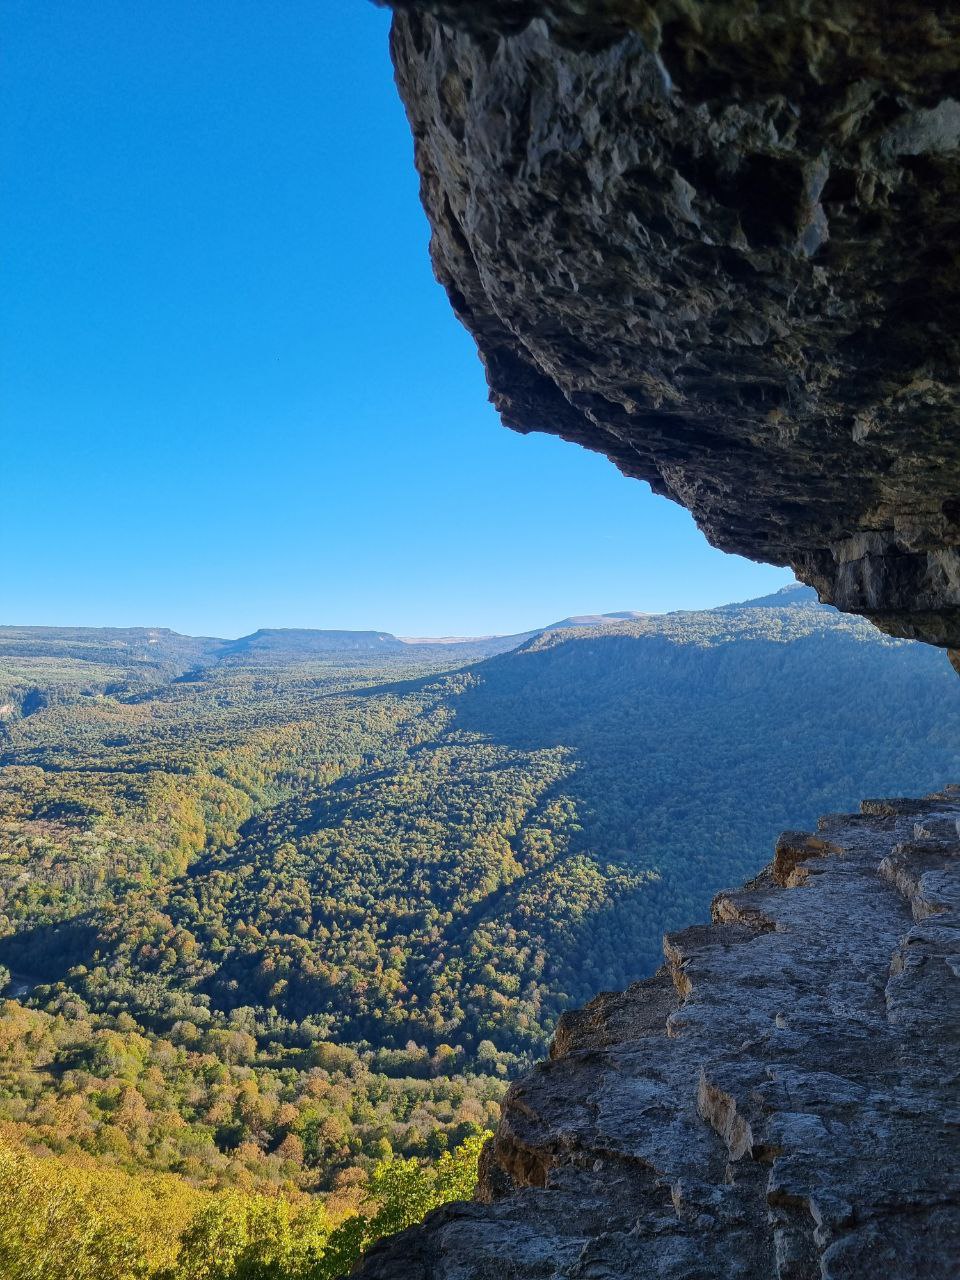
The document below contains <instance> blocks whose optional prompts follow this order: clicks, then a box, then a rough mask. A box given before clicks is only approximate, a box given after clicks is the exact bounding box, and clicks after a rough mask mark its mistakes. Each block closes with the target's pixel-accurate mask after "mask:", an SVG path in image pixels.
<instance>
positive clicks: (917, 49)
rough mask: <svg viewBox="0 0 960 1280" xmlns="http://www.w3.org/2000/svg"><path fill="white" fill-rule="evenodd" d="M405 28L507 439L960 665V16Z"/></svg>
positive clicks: (456, 7)
mask: <svg viewBox="0 0 960 1280" xmlns="http://www.w3.org/2000/svg"><path fill="white" fill-rule="evenodd" d="M396 7H397V9H398V12H397V14H396V17H395V20H394V29H393V36H392V47H393V55H394V60H395V64H396V71H397V82H398V85H399V88H400V92H401V94H402V96H403V99H404V102H405V104H406V108H407V112H408V115H409V118H410V123H411V126H412V129H413V134H414V139H415V149H416V162H417V166H418V168H419V171H420V175H421V192H422V198H423V203H424V206H425V208H426V211H427V214H428V217H429V219H430V222H431V224H432V227H433V238H432V255H433V261H434V266H435V269H436V272H437V275H438V277H439V279H440V280H441V282H442V283H443V284H444V285H445V287H446V289H447V292H448V294H449V297H450V300H451V303H452V304H453V307H454V310H455V311H456V313H457V315H458V316H459V318H460V319H461V320H462V321H463V323H464V324H465V325H466V326H467V328H468V329H469V330H470V331H471V333H472V334H473V336H474V338H475V339H476V342H477V345H478V347H479V350H480V355H481V357H482V359H483V362H484V365H485V367H486V372H487V377H488V380H489V383H490V388H491V393H492V399H493V402H494V404H495V405H496V407H497V408H498V410H499V411H500V413H501V415H502V417H503V419H504V421H505V422H506V423H507V424H508V425H509V426H511V427H514V428H516V429H517V430H519V431H523V432H528V431H548V432H553V433H555V434H557V435H560V436H563V437H564V438H565V439H568V440H573V441H577V442H579V443H580V444H583V445H585V446H587V447H588V448H590V449H595V450H599V451H600V452H602V453H605V454H607V455H608V456H609V457H610V458H611V459H612V460H613V461H614V462H615V463H616V464H617V465H618V466H619V467H620V468H621V469H622V470H623V471H624V472H625V473H626V474H628V475H631V476H636V477H639V478H641V479H643V480H646V481H647V482H648V483H649V484H650V485H651V486H652V488H653V489H654V490H655V491H656V492H657V493H659V494H663V495H665V496H667V497H670V498H672V499H674V500H676V501H678V502H680V503H682V504H683V505H684V506H686V507H688V508H689V509H690V511H691V512H692V513H693V515H694V517H695V519H696V520H697V523H698V524H699V526H700V527H701V529H702V530H703V531H704V533H705V534H706V536H707V537H708V538H709V539H710V541H711V542H713V543H714V544H715V545H717V546H719V547H722V548H723V549H724V550H727V551H733V552H737V553H740V554H742V555H747V556H750V557H752V558H754V559H758V560H766V561H770V562H772V563H775V564H782V565H786V564H790V565H792V566H793V568H794V570H795V572H796V573H797V575H798V576H799V577H800V578H801V579H802V580H803V581H805V582H808V583H810V584H811V585H812V586H814V587H816V589H817V591H818V592H819V593H820V595H821V598H822V599H823V600H825V601H828V602H830V603H833V604H835V605H837V606H838V607H840V608H841V609H845V610H848V611H850V612H854V613H862V614H865V615H866V616H868V617H870V618H872V619H873V620H874V621H875V622H877V623H878V625H880V626H881V627H883V628H884V629H886V630H889V631H890V632H892V633H894V634H896V635H901V636H910V637H917V638H920V639H923V640H927V641H930V642H931V643H934V644H939V645H948V646H953V647H957V646H960V429H958V426H957V420H958V405H960V383H958V370H960V265H958V263H960V252H958V251H960V219H958V218H957V216H956V207H957V197H958V188H960V78H958V72H957V68H958V66H960V9H958V8H957V7H956V6H952V5H949V4H945V3H941V4H932V5H931V4H930V3H928V2H926V0H924V2H922V3H921V2H920V0H903V3H900V4H898V5H895V6H892V5H877V4H874V3H868V2H867V0H813V3H811V2H810V0H785V2H784V3H781V4H776V5H759V6H758V5H755V4H744V3H741V0H684V2H683V3H682V4H681V3H680V2H679V0H664V2H663V3H643V0H597V3H595V4H589V5H588V4H584V3H582V0H460V2H459V3H458V2H457V0H406V2H401V3H398V4H397V5H396Z"/></svg>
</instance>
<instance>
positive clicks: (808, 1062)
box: [357, 788, 960, 1280]
mask: <svg viewBox="0 0 960 1280" xmlns="http://www.w3.org/2000/svg"><path fill="white" fill-rule="evenodd" d="M958 822H960V788H949V789H948V790H947V791H945V792H943V793H940V794H937V795H932V796H928V797H927V798H926V799H923V800H899V799H898V800H868V801H865V802H864V803H863V805H862V812H861V813H860V814H857V815H830V816H828V817H825V818H823V819H821V821H820V823H819V827H818V830H817V831H816V832H815V833H813V834H810V833H805V832H787V833H785V834H784V835H783V836H781V838H780V840H779V842H778V844H777V850H776V857H775V860H774V862H773V863H772V864H771V865H770V866H769V867H768V868H767V869H766V870H765V871H764V872H762V873H761V875H760V876H758V877H757V879H756V880H754V881H752V882H751V883H750V884H748V885H746V886H745V887H744V888H742V889H740V890H738V891H731V892H724V893H721V894H719V895H718V896H717V898H716V899H715V901H714V904H713V923H712V924H710V925H706V926H696V927H693V928H690V929H687V930H685V931H683V932H682V933H678V934H673V935H669V936H668V937H667V938H666V939H665V944H664V950H665V955H666V964H665V966H664V967H663V968H662V969H660V970H659V972H658V973H656V974H655V975H654V976H653V977H652V978H650V979H648V980H647V981H645V982H641V983H638V984H636V985H635V986H633V987H631V988H629V989H628V990H627V991H625V992H623V993H621V994H616V995H614V994H604V995H600V996H598V997H597V998H596V999H595V1000H594V1001H593V1002H592V1003H591V1004H589V1005H588V1006H587V1007H586V1008H584V1009H582V1010H579V1011H577V1012H573V1013H569V1014H567V1015H565V1016H564V1018H563V1019H562V1020H561V1022H560V1025H559V1027H558V1029H557V1033H556V1037H555V1039H554V1043H553V1047H552V1050H551V1059H550V1061H549V1062H544V1063H542V1064H540V1065H539V1066H537V1067H536V1068H535V1069H534V1071H533V1072H532V1073H531V1074H530V1075H528V1076H527V1077H525V1078H524V1079H521V1080H519V1081H517V1082H516V1083H515V1084H514V1085H513V1086H512V1088H511V1090H510V1092H509V1093H508V1095H507V1098H506V1101H505V1105H504V1109H503V1118H502V1120H501V1123H500V1126H499V1129H498V1132H497V1134H496V1137H495V1138H494V1140H493V1142H492V1143H491V1144H490V1145H489V1147H488V1148H487V1150H486V1152H485V1155H484V1160H483V1163H482V1170H481V1182H480V1189H479V1195H480V1202H478V1203H470V1204H454V1205H449V1206H446V1207H444V1208H443V1209H440V1210H438V1211H436V1212H435V1213H433V1214H431V1215H430V1216H429V1217H428V1218H427V1219H426V1221H425V1223H424V1224H423V1225H422V1226H419V1227H414V1228H411V1229H410V1230H408V1231H405V1232H403V1233H401V1234H400V1235H397V1236H394V1237H392V1238H390V1239H388V1240H386V1241H383V1242H381V1243H380V1244H378V1245H376V1246H375V1247H374V1248H373V1249H372V1250H371V1251H370V1253H369V1255H368V1256H367V1257H366V1259H365V1260H364V1261H363V1262H362V1263H361V1265H360V1268H359V1271H358V1273H357V1274H358V1275H359V1276H360V1277H362V1280H400V1277H402V1278H403V1280H506V1278H507V1277H509V1278H510V1280H554V1278H556V1280H559V1278H560V1277H563V1278H564V1280H625V1278H626V1277H641V1276H642V1277H656V1278H657V1280H668V1278H669V1280H704V1278H705V1277H714V1276H715V1277H718V1278H719V1277H723V1278H724V1280H733V1278H734V1277H737V1278H742V1280H761V1278H763V1280H768V1278H772V1277H776V1278H777V1280H813V1278H814V1277H818V1278H822V1280H846V1278H848V1277H863V1278H864V1280H865V1278H866V1277H875V1276H878V1275H882V1276H884V1277H885V1280H907V1278H908V1277H909V1278H910V1280H921V1278H922V1280H955V1277H956V1276H957V1274H958V1268H960V1033H958V1027H960V1017H958V1015H960V983H958V976H960V836H958Z"/></svg>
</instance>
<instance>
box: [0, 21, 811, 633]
mask: <svg viewBox="0 0 960 1280" xmlns="http://www.w3.org/2000/svg"><path fill="white" fill-rule="evenodd" d="M388 21H389V20H388V16H387V14H386V13H385V12H384V11H382V10H379V9H376V8H374V7H373V6H372V5H370V4H367V3H364V2H363V0H323V2H322V3H317V0H285V2H284V3H283V4H277V5H268V4H263V3H261V2H260V0H230V3H229V4H227V3H217V4H214V3H206V4H196V3H194V2H193V0H189V2H188V0H164V3H162V4H158V3H156V2H155V0H149V2H148V0H97V3H95V4H38V3H36V0H6V3H5V5H4V15H3V27H4V32H3V42H2V51H0V60H2V65H0V119H2V125H0V128H2V159H0V163H2V170H3V181H4V196H3V199H2V204H0V243H2V244H3V246H4V252H3V264H2V267H0V270H2V284H0V288H2V295H3V302H2V308H3V310H2V331H0V349H2V367H0V382H2V385H0V414H2V419H0V444H2V452H0V459H2V466H0V477H2V486H3V489H2V502H0V539H2V548H3V554H2V561H0V564H2V569H0V575H2V576H0V622H6V623H36V624H41V623H43V624H58V623H59V624H75V625H98V624H112V625H125V624H150V625H167V626H171V627H175V628H177V629H178V630H182V631H189V632H194V633H207V634H210V633H213V634H219V635H237V634H240V633H242V632H247V631H250V630H253V629H255V628H256V627H259V626H316V627H375V628H385V629H388V630H392V631H395V632H398V633H400V634H411V633H412V634H451V633H458V634H477V633H485V632H490V631H514V630H519V629H524V628H527V627H531V626H534V625H537V624H540V623H545V622H548V621H551V620H553V619H555V618H558V617H561V616H563V615H566V614H569V613H580V612H586V611H598V610H600V611H605V610H613V609H631V608H633V609H648V610H665V609H671V608H681V607H699V606H706V605H712V604H719V603H721V602H724V601H726V600H731V599H742V598H744V597H746V596H750V595H756V594H760V593H762V592H764V591H767V590H770V589H772V588H774V587H776V586H778V585H780V584H781V583H783V582H786V581H788V580H789V575H788V574H787V573H785V572H784V571H782V570H776V569H771V568H766V567H761V566H757V565H753V564H750V563H748V562H746V561H742V560H737V559H735V558H733V557H729V556H724V555H722V554H721V553H719V552H717V551H714V550H712V549H711V548H710V547H708V546H707V543H706V542H705V541H704V539H703V538H702V536H701V535H700V534H699V533H698V532H697V530H696V528H695V526H694V525H693V522H692V521H691V519H690V517H689V516H688V515H687V514H686V512H684V511H683V510H681V509H680V508H678V507H675V506H673V505H672V504H670V503H667V502H665V501H664V500H662V499H659V498H655V497H653V496H652V495H651V494H650V492H649V490H648V489H647V488H646V486H645V485H642V484H639V483H637V482H635V481H627V480H624V479H623V478H622V477H621V476H620V475H619V474H618V473H617V471H616V470H615V469H614V468H613V467H612V466H611V465H610V464H609V463H607V462H606V461H604V460H602V459H600V458H598V457H596V456H594V455H591V454H588V453H586V452H584V451H582V450H580V449H577V448H576V447H574V446H573V445H567V444H563V443H562V442H560V441H557V440H554V439H552V438H547V437H539V436H528V437H521V436H518V435H515V434H514V433H512V432H510V431H507V430H506V429H504V428H503V427H501V426H500V424H499V421H498V419H497V417H496V415H495V414H494V412H493V410H492V409H491V408H490V406H489V405H488V404H487V402H486V387H485V384H484V380H483V376H482V372H481V368H480V365H479V362H478V361H477V359H476V355H475V352H474V348H473V345H472V343H471V341H470V339H469V337H468V336H467V334H466V333H465V332H464V331H462V330H461V329H460V327H459V326H458V325H457V323H456V321H455V320H454V318H453V315H452V313H451V311H450V309H449V307H448V305H447V302H446V298H445V297H444V295H443V292H442V290H441V289H440V288H439V286H438V285H436V284H435V282H434V280H433V277H432V275H431V271H430V265H429V261H428V258H427V226H426V222H425V219H424V217H423V214H422V212H421V210H420V206H419V203H418V200H417V184H416V176H415V174H414V170H413V165H412V158H411V143H410V137H409V134H408V132H407V127H406V122H405V120H404V117H403V111H402V108H401V106H400V104H399V101H398V100H397V97H396V93H395V90H394V87H393V82H392V76H391V68H390V64H389V59H388V54H387V27H388Z"/></svg>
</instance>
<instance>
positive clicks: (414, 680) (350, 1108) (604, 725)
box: [0, 597, 960, 1206]
mask: <svg viewBox="0 0 960 1280" xmlns="http://www.w3.org/2000/svg"><path fill="white" fill-rule="evenodd" d="M274 634H275V633H270V634H269V635H268V636H267V638H266V639H265V640H263V642H262V643H261V640H260V639H255V640H254V642H253V643H251V644H250V645H249V646H247V647H246V648H240V649H236V648H235V649H234V650H233V651H232V652H231V653H230V654H229V655H227V656H224V655H223V654H222V653H217V654H214V655H212V657H211V654H210V652H209V651H207V654H206V659H207V660H206V661H201V662H199V663H196V662H195V663H194V664H193V665H192V666H190V667H189V668H188V669H187V670H185V671H182V672H180V673H179V674H176V672H177V670H178V664H177V663H173V665H172V666H171V668H170V672H169V673H168V674H165V673H164V671H163V670H162V669H161V668H160V667H158V666H151V667H150V669H149V679H147V678H145V676H144V672H143V670H142V658H141V653H142V647H141V640H140V638H139V637H140V633H137V634H136V636H135V637H133V638H131V637H129V636H126V635H125V636H124V637H121V638H120V642H119V644H116V643H110V644H108V643H106V641H105V639H104V638H103V637H98V638H97V639H96V641H95V642H94V641H93V640H90V642H89V644H87V645H86V646H85V645H84V643H83V637H80V638H78V637H77V636H76V635H71V636H70V637H69V638H68V639H66V640H65V639H64V638H63V637H61V636H57V637H51V638H50V639H49V641H48V642H49V643H50V644H51V645H52V646H53V647H54V648H55V649H56V650H57V653H58V656H53V655H50V656H46V657H38V656H37V655H36V650H35V651H34V654H33V655H28V656H23V655H22V654H20V653H14V654H11V655H8V656H6V657H0V686H2V687H5V688H7V689H10V688H13V687H20V688H21V689H22V688H23V687H24V685H23V683H22V682H23V679H24V664H27V666H28V668H29V679H30V681H31V682H32V683H31V684H30V685H29V689H30V691H31V693H30V697H31V705H30V706H29V707H27V708H24V707H23V705H22V703H21V704H20V706H19V710H18V711H17V713H16V714H14V715H12V716H10V717H9V718H8V719H7V722H6V739H5V741H4V743H3V745H2V748H0V824H2V826H0V831H2V845H0V853H2V857H0V965H5V966H6V967H7V968H8V969H10V970H12V971H13V974H14V981H13V983H12V985H11V987H10V990H11V991H15V992H17V993H18V994H19V995H20V997H21V1000H20V1002H19V1003H17V1002H12V1003H11V1004H8V1005H7V1012H6V1013H5V1014H4V1015H3V1016H2V1017H0V1076H2V1079H3V1080H4V1082H5V1083H4V1088H3V1092H2V1094H0V1129H2V1128H3V1127H4V1126H6V1131H7V1132H10V1133H13V1134H14V1135H15V1136H16V1139H17V1141H18V1142H20V1143H23V1144H26V1145H27V1146H28V1147H29V1146H33V1147H38V1148H39V1149H42V1150H53V1151H55V1152H59V1153H61V1154H62V1155H63V1156H64V1157H67V1158H71V1159H72V1158H80V1157H83V1158H86V1159H89V1158H94V1159H96V1160H100V1161H106V1162H107V1164H108V1165H109V1166H110V1167H111V1168H115V1169H117V1170H119V1171H122V1172H125V1173H128V1174H133V1175H136V1176H140V1175H141V1174H142V1173H143V1172H144V1171H151V1172H152V1173H155V1174H157V1175H158V1176H159V1175H166V1174H169V1173H175V1174H177V1175H178V1176H180V1177H186V1178H187V1179H188V1180H189V1181H190V1182H191V1183H192V1184H193V1185H194V1186H195V1187H197V1188H199V1189H201V1190H204V1191H212V1190H216V1189H217V1188H230V1187H234V1188H247V1189H251V1190H254V1189H257V1190H262V1191H268V1192H275V1191H276V1190H278V1189H281V1190H283V1191H284V1193H285V1194H287V1195H296V1194H300V1193H302V1192H318V1191H320V1192H325V1193H327V1194H333V1196H334V1200H333V1201H332V1203H335V1204H340V1205H342V1206H343V1205H349V1204H350V1203H353V1201H352V1200H351V1195H352V1194H353V1192H352V1190H351V1189H352V1188H355V1187H356V1185H357V1179H358V1178H359V1177H360V1176H361V1174H362V1171H363V1170H364V1169H366V1170H370V1168H371V1167H372V1162H373V1161H374V1160H375V1159H376V1158H378V1157H380V1158H382V1157H383V1156H385V1155H388V1154H391V1153H393V1154H396V1155H399V1156H404V1157H416V1158H418V1159H425V1158H430V1157H436V1156H437V1155H438V1154H439V1153H440V1152H442V1151H443V1150H445V1149H448V1148H450V1147H452V1146H454V1145H456V1144H457V1143H460V1142H462V1141H463V1140H464V1139H467V1138H469V1137H470V1135H471V1134H474V1133H476V1132H477V1130H478V1129H481V1128H483V1127H484V1126H488V1125H491V1124H492V1123H493V1122H494V1121H495V1118H496V1114H497V1106H498V1102H499V1099H500V1097H501V1095H502V1093H503V1090H504V1083H505V1080H506V1079H507V1078H508V1077H509V1076H511V1075H513V1074H515V1073H516V1072H517V1071H518V1070H520V1069H522V1068H523V1067H524V1066H525V1065H527V1064H529V1063H530V1062H531V1061H532V1060H533V1058H535V1057H536V1056H539V1055H540V1054H542V1053H543V1052H544V1050H545V1047H546V1045H547V1043H548V1040H549V1036H550V1034H551V1031H552V1028H553V1026H554V1025H555V1023H556V1020H557V1018H558V1017H559V1016H560V1015H561V1014H562V1013H563V1011H564V1010H566V1009H568V1008H569V1007H571V1005H575V1004H578V1003H582V1002H584V1001H586V1000H588V999H590V997H591V996H593V995H594V994H595V993H596V992H597V991H600V990H605V989H610V988H616V987H622V986H626V985H628V984H629V983H631V982H634V981H636V980H638V979H643V978H645V977H646V976H647V975H648V974H649V973H650V972H651V971H652V970H653V969H654V968H655V967H656V965H657V963H658V959H659V951H660V939H661V936H662V934H663V932H664V931H665V930H670V929H674V928H677V927H679V926H680V925H682V924H685V923H688V922H689V921H690V920H693V919H698V918H699V919H704V918H706V915H707V912H708V908H709V902H710V898H711V896H712V894H713V893H714V892H715V891H717V890H718V889H720V888H722V887H723V886H725V885H728V884H730V883H734V882H737V881H739V880H741V879H743V878H744V877H747V876H749V875H751V874H754V873H755V872H756V871H757V870H758V869H759V867H760V866H761V865H762V863H763V862H764V860H765V858H766V855H767V850H768V848H769V844H770V841H771V839H772V838H773V837H774V835H775V834H776V832H777V831H778V830H780V829H782V828H784V827H798V826H804V825H809V824H810V823H811V822H812V821H813V820H814V818H815V817H816V815H817V814H818V813H819V812H821V811H823V810H836V809H843V808H846V807H849V806H850V805H851V804H852V803H853V802H854V800H855V797H857V796H859V795H860V794H863V793H865V792H873V793H878V792H880V793H882V792H884V791H887V792H889V791H891V790H909V789H915V788H919V787H920V785H921V783H922V782H923V781H925V780H931V779H932V780H933V782H934V783H937V782H946V781H947V780H948V779H949V778H950V777H954V776H957V774H958V772H960V690H958V688H957V686H956V679H955V676H954V675H953V673H952V672H951V670H950V667H949V665H948V664H947V662H946V660H945V659H944V657H943V655H942V654H938V653H936V652H935V651H933V650H930V649H927V648H925V647H922V646H918V645H914V644H910V643H907V642H901V641H893V640H890V639H888V638H886V637H884V636H883V635H881V634H880V633H879V632H877V631H876V630H875V629H874V628H872V627H870V626H869V625H868V624H866V623H863V622H860V621H857V620H853V619H850V618H847V617H844V616H843V615H840V614H838V613H836V611H835V610H832V609H828V608H824V607H822V606H819V605H815V604H811V603H809V602H807V601H805V600H803V599H802V598H801V600H800V601H796V600H790V601H789V602H788V603H780V601H779V598H778V597H775V598H774V600H773V601H772V602H771V601H770V600H763V601H758V602H756V603H755V604H753V603H750V604H747V605H742V606H731V607H728V608H724V609H718V610H712V611H705V612H681V613H674V614H669V615H664V616H660V617H654V616H644V615H641V616H638V617H636V618H634V619H633V620H632V621H629V622H622V623H613V624H609V625H604V626H595V625H588V626H585V627H580V628H577V627H564V628H552V629H545V630H544V631H542V632H540V633H537V634H536V635H534V636H533V637H531V638H529V639H527V640H526V641H525V642H524V643H523V644H521V645H520V647H518V648H516V649H513V650H511V651H509V652H506V653H502V654H500V655H498V656H494V657H491V658H487V659H484V660H481V661H475V662H473V663H472V664H468V665H466V666H464V665H462V656H461V655H460V654H459V653H458V652H457V650H456V648H452V649H451V647H450V646H437V649H438V650H442V653H441V654H439V655H435V656H433V657H431V656H430V655H429V653H427V651H426V650H425V649H424V648H419V647H418V646H410V647H409V650H408V651H405V652H404V653H403V654H398V653H397V651H395V650H394V649H393V647H392V643H390V642H391V640H392V638H390V637H387V650H388V651H387V652H386V653H385V654H381V652H380V649H379V644H380V641H379V640H377V642H376V644H375V648H374V650H373V651H371V650H368V649H363V648H361V649H359V650H357V649H353V648H352V647H350V645H352V641H351V642H349V643H348V648H347V649H346V650H342V651H341V652H340V653H339V654H338V653H336V652H333V651H331V650H330V649H323V650H322V651H321V652H317V651H315V649H311V651H310V652H309V654H308V655H307V656H304V651H303V649H302V648H301V647H300V645H299V638H298V636H297V633H293V636H292V638H291V641H288V640H287V639H286V637H287V636H288V634H289V633H279V637H280V638H279V639H278V640H276V641H274V638H273V636H274ZM261 636H262V633H261ZM45 640H46V638H45ZM17 643H18V644H20V645H22V644H23V640H22V639H21V640H19V641H18V642H17ZM396 643H397V644H400V642H396ZM64 644H66V645H67V646H68V650H67V649H64V650H62V651H61V650H60V646H62V645H64ZM307 644H308V646H310V645H312V644H313V641H312V639H310V640H308V641H307ZM84 653H86V654H88V656H87V657H83V656H78V655H82V654H84ZM183 656H185V655H183ZM191 656H192V655H191ZM458 657H459V658H460V659H461V663H460V665H458V662H457V659H458ZM101 658H102V659H105V660H104V661H100V660H99V659H101ZM45 678H46V679H48V680H49V684H44V679H45ZM18 681H19V682H21V683H20V684H19V686H18V683H17V682H18ZM24 1005H25V1006H26V1007H24ZM4 1019H5V1021H4ZM5 1028H6V1030H5ZM26 1045H29V1046H30V1047H29V1049H26V1048H25V1046H26ZM4 1046H5V1047H4ZM124 1099H126V1101H123V1100H124ZM130 1108H132V1111H131V1110H130ZM128 1111H129V1112H130V1115H131V1116H133V1115H135V1116H136V1119H135V1120H133V1119H124V1116H126V1115H127V1112H128ZM338 1197H339V1199H338Z"/></svg>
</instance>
